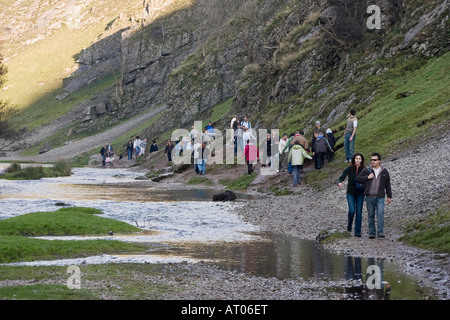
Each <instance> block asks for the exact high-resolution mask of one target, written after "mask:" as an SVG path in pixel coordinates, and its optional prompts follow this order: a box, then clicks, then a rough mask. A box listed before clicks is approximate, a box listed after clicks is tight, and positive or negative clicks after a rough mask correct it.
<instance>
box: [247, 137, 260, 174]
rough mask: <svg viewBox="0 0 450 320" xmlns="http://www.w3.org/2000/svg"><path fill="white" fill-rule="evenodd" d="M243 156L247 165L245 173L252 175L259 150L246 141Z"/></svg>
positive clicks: (248, 140)
mask: <svg viewBox="0 0 450 320" xmlns="http://www.w3.org/2000/svg"><path fill="white" fill-rule="evenodd" d="M244 155H245V161H246V163H247V173H248V174H252V173H253V164H254V163H256V161H257V160H258V158H259V149H258V148H257V147H256V146H255V145H254V144H251V143H250V139H247V145H246V146H245V149H244Z"/></svg>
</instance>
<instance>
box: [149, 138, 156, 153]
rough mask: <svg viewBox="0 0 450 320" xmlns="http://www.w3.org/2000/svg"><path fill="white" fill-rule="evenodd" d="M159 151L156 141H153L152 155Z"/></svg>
mask: <svg viewBox="0 0 450 320" xmlns="http://www.w3.org/2000/svg"><path fill="white" fill-rule="evenodd" d="M155 151H158V145H157V144H156V140H153V143H152V145H151V146H150V153H152V152H155Z"/></svg>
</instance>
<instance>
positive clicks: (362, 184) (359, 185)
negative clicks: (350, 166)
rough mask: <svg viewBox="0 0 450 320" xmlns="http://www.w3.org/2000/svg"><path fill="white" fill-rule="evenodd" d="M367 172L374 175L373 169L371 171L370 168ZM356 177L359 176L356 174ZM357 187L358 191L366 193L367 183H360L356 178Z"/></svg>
mask: <svg viewBox="0 0 450 320" xmlns="http://www.w3.org/2000/svg"><path fill="white" fill-rule="evenodd" d="M363 170H364V169H363ZM367 170H369V172H370V173H372V169H370V167H367ZM356 176H358V174H356ZM355 185H356V189H358V191H361V192H364V189H365V187H366V183H365V182H364V183H359V182H358V181H357V180H356V177H355Z"/></svg>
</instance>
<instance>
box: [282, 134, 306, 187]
mask: <svg viewBox="0 0 450 320" xmlns="http://www.w3.org/2000/svg"><path fill="white" fill-rule="evenodd" d="M305 158H308V159H312V157H311V156H310V155H309V154H307V153H306V151H305V149H303V147H302V145H301V144H300V141H299V140H296V141H295V142H294V146H293V147H292V148H291V150H290V151H289V155H288V161H289V162H290V163H291V164H292V186H293V187H296V186H297V185H299V184H301V171H300V168H301V167H302V165H303V160H304V159H305Z"/></svg>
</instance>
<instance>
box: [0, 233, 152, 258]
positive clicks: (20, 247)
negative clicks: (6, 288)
mask: <svg viewBox="0 0 450 320" xmlns="http://www.w3.org/2000/svg"><path fill="white" fill-rule="evenodd" d="M145 250H148V247H147V246H145V245H142V244H134V243H127V242H122V241H118V240H44V239H34V238H27V237H24V236H4V235H0V263H12V262H23V261H36V260H54V259H70V258H82V257H88V256H93V255H100V254H117V253H126V252H142V251H145Z"/></svg>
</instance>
